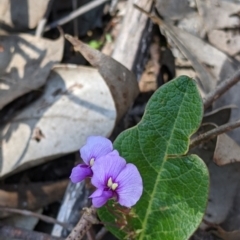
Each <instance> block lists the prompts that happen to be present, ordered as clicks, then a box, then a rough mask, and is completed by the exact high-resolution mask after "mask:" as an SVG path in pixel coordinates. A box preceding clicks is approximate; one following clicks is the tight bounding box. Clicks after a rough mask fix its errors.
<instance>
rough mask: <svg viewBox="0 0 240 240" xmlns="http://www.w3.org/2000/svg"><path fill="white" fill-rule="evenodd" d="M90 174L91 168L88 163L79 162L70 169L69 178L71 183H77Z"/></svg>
mask: <svg viewBox="0 0 240 240" xmlns="http://www.w3.org/2000/svg"><path fill="white" fill-rule="evenodd" d="M92 174H93V173H92V170H91V168H90V167H89V166H88V165H86V164H79V165H77V166H76V167H74V168H73V169H72V173H71V176H70V179H71V181H72V182H73V183H78V182H81V181H82V180H83V179H85V178H87V177H91V176H92Z"/></svg>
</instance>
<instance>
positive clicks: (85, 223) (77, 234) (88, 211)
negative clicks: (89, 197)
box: [66, 206, 99, 240]
mask: <svg viewBox="0 0 240 240" xmlns="http://www.w3.org/2000/svg"><path fill="white" fill-rule="evenodd" d="M83 210H84V213H83V215H82V217H81V219H80V220H79V222H78V223H77V225H76V226H75V227H74V228H73V230H72V231H71V233H70V234H69V235H68V237H67V238H66V240H80V239H82V238H83V237H84V235H85V234H86V232H87V231H88V230H89V229H90V228H91V226H92V224H97V223H99V221H98V219H97V209H96V208H94V207H93V206H91V207H90V208H84V209H83Z"/></svg>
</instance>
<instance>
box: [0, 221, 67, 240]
mask: <svg viewBox="0 0 240 240" xmlns="http://www.w3.org/2000/svg"><path fill="white" fill-rule="evenodd" d="M0 236H1V237H4V239H8V238H13V239H23V240H63V238H58V237H53V236H51V235H48V234H46V233H41V232H35V231H30V230H27V229H22V228H17V227H12V226H7V225H3V224H0Z"/></svg>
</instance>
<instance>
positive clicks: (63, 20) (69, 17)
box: [44, 0, 109, 32]
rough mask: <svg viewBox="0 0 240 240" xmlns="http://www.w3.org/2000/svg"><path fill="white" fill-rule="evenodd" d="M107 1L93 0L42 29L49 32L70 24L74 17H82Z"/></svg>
mask: <svg viewBox="0 0 240 240" xmlns="http://www.w3.org/2000/svg"><path fill="white" fill-rule="evenodd" d="M107 1H109V0H95V1H92V2H90V3H87V4H85V5H83V6H81V7H79V8H78V9H77V10H75V11H73V12H71V13H70V14H68V15H67V16H65V17H63V18H61V19H59V20H57V21H55V22H52V23H50V24H49V25H47V26H46V27H45V28H44V31H45V32H46V31H49V30H51V29H53V28H55V27H57V26H60V25H63V24H65V23H67V22H70V21H71V20H73V19H74V18H76V17H79V16H80V15H83V14H84V13H86V12H88V11H90V10H92V9H94V8H95V7H97V6H99V5H101V4H103V3H105V2H107Z"/></svg>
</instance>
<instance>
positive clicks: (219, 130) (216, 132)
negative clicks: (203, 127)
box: [189, 120, 240, 148]
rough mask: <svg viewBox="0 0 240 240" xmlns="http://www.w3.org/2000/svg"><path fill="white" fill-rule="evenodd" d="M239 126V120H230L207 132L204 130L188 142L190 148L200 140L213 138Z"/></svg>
mask: <svg viewBox="0 0 240 240" xmlns="http://www.w3.org/2000/svg"><path fill="white" fill-rule="evenodd" d="M238 127H240V120H238V121H236V122H232V123H227V124H224V125H222V126H220V127H216V128H214V129H212V130H210V131H208V132H205V133H203V134H201V135H199V136H198V137H196V138H194V139H193V140H192V141H191V143H190V146H189V147H190V148H194V147H196V146H197V145H199V144H200V143H202V142H207V141H209V140H211V139H213V138H215V137H216V136H218V135H220V134H222V133H225V132H229V131H231V130H233V129H235V128H238Z"/></svg>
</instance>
